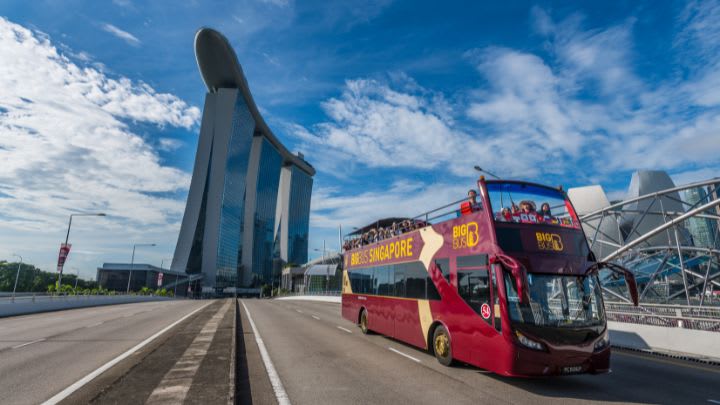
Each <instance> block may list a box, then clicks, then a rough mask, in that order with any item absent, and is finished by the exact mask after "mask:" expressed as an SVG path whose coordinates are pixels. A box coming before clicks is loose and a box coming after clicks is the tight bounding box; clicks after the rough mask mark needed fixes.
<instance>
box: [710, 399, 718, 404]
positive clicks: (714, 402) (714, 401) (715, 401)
mask: <svg viewBox="0 0 720 405" xmlns="http://www.w3.org/2000/svg"><path fill="white" fill-rule="evenodd" d="M708 402H712V403H713V404H720V401H717V400H714V399H708Z"/></svg>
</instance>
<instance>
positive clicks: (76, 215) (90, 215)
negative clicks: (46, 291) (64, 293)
mask: <svg viewBox="0 0 720 405" xmlns="http://www.w3.org/2000/svg"><path fill="white" fill-rule="evenodd" d="M104 216H105V213H104V212H97V213H80V214H70V221H68V230H67V234H66V235H65V245H67V243H68V239H70V226H72V218H73V217H104ZM62 272H63V268H62V267H60V274H59V275H58V285H57V290H58V292H60V287H61V286H62Z"/></svg>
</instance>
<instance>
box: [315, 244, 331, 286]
mask: <svg viewBox="0 0 720 405" xmlns="http://www.w3.org/2000/svg"><path fill="white" fill-rule="evenodd" d="M313 250H314V251H316V252H319V251H320V249H313ZM321 260H322V261H321V263H322V264H323V265H325V239H323V248H322V259H321ZM329 286H330V273H329V272H328V270H327V268H325V294H327V292H328V287H329Z"/></svg>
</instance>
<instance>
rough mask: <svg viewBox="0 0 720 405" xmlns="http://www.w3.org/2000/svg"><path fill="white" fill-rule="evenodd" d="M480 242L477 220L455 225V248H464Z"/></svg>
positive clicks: (453, 245)
mask: <svg viewBox="0 0 720 405" xmlns="http://www.w3.org/2000/svg"><path fill="white" fill-rule="evenodd" d="M479 242H480V236H479V235H478V224H477V222H468V223H467V224H462V225H455V226H453V244H452V248H453V249H464V248H469V247H473V246H475V245H477V244H478V243H479Z"/></svg>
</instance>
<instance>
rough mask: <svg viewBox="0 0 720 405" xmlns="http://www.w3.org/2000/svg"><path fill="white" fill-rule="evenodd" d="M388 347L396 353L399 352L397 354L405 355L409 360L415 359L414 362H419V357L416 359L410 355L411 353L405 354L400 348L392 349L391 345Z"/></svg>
mask: <svg viewBox="0 0 720 405" xmlns="http://www.w3.org/2000/svg"><path fill="white" fill-rule="evenodd" d="M388 349H390V351H391V352H395V353H397V354H399V355H401V356H405V357H407V358H408V359H410V360H412V361H415V362H418V363H420V359H416V358H415V357H413V356H411V355H409V354H405V353H403V352H401V351H400V350H395V349H393V348H392V347H388Z"/></svg>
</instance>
